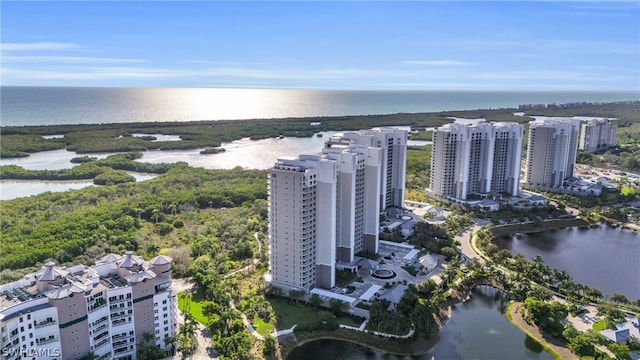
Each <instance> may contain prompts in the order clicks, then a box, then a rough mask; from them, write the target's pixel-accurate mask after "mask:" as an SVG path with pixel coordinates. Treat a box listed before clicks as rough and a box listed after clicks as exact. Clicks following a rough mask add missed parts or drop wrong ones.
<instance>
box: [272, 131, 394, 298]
mask: <svg viewBox="0 0 640 360" xmlns="http://www.w3.org/2000/svg"><path fill="white" fill-rule="evenodd" d="M382 152H383V150H382V149H380V148H374V147H370V146H366V145H360V144H350V143H349V144H333V145H332V146H331V147H327V148H324V149H323V150H322V152H321V153H319V154H316V155H300V156H299V157H298V158H284V157H283V158H280V159H278V161H277V162H276V164H275V165H274V166H273V167H272V168H271V169H269V245H270V258H269V267H270V271H269V273H268V274H267V277H266V279H267V281H268V282H269V283H270V284H271V285H273V286H276V287H279V288H281V289H283V290H285V291H289V290H303V291H305V292H308V291H309V290H311V289H312V288H314V287H320V288H332V287H333V286H334V285H335V268H336V263H337V262H341V263H351V262H352V261H354V258H355V256H356V254H357V253H359V252H363V251H365V252H371V253H376V252H377V251H378V228H379V210H378V209H379V208H380V204H379V201H380V197H379V196H378V195H379V191H380V172H381V169H382V160H381V159H382Z"/></svg>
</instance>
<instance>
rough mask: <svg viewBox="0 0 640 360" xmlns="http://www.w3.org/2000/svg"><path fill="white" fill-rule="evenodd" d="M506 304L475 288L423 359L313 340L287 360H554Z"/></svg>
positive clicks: (489, 290)
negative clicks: (515, 322)
mask: <svg viewBox="0 0 640 360" xmlns="http://www.w3.org/2000/svg"><path fill="white" fill-rule="evenodd" d="M507 303H508V299H507V297H505V296H504V294H503V293H502V292H500V291H498V290H496V289H495V288H492V287H488V286H479V287H476V288H474V289H473V291H472V293H471V299H470V300H469V301H467V302H465V303H461V304H458V305H456V306H455V309H454V310H453V312H452V314H451V318H450V319H449V320H447V322H446V323H445V325H444V326H443V327H442V329H440V336H439V340H438V342H437V344H436V345H435V346H434V347H433V349H431V350H430V351H428V352H427V353H425V354H422V355H418V356H396V355H390V354H385V353H383V352H380V351H375V350H372V349H369V348H367V347H364V346H360V345H357V344H353V343H349V342H346V341H337V340H315V341H311V342H308V343H306V344H303V345H301V346H298V347H296V348H295V349H293V350H292V351H291V353H289V355H288V356H287V358H286V360H303V359H304V360H316V359H317V360H324V359H332V360H360V359H376V360H378V359H389V360H399V359H417V360H418V359H419V360H430V359H432V358H433V359H435V360H441V359H447V360H458V359H460V360H466V359H474V360H475V359H478V360H482V359H486V360H501V359H505V360H507V359H540V360H547V359H553V357H552V356H551V354H549V353H547V352H545V351H543V350H542V347H541V346H540V344H538V343H536V342H535V341H533V340H532V339H531V338H528V337H527V335H526V334H524V333H523V332H521V331H520V330H519V329H518V328H516V327H515V326H513V325H512V324H511V323H510V322H509V321H508V320H507V319H506V318H505V317H504V313H505V311H506V306H507Z"/></svg>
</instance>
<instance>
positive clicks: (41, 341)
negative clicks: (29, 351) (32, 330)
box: [36, 337, 58, 346]
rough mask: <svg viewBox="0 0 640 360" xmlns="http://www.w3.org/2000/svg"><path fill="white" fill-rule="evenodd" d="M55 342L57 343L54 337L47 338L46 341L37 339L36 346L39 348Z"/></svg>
mask: <svg viewBox="0 0 640 360" xmlns="http://www.w3.org/2000/svg"><path fill="white" fill-rule="evenodd" d="M56 341H58V339H56V338H55V337H52V338H48V339H39V340H36V345H37V346H41V345H45V344H50V343H53V342H56Z"/></svg>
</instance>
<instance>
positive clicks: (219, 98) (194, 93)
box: [0, 86, 640, 127]
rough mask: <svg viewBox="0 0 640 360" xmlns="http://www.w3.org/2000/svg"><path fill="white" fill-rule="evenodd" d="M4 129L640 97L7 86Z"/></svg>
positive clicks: (634, 95)
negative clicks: (32, 126) (27, 126)
mask: <svg viewBox="0 0 640 360" xmlns="http://www.w3.org/2000/svg"><path fill="white" fill-rule="evenodd" d="M0 100H1V101H0V105H1V106H0V121H1V122H0V124H1V126H3V127H5V126H25V125H60V124H100V123H130V122H154V121H155V122H165V121H194V120H195V121H198V120H239V119H270V118H287V117H322V116H343V115H373V114H394V113H420V112H438V111H447V110H474V109H496V108H515V107H517V106H518V105H521V104H542V103H568V102H579V101H587V102H611V101H627V100H640V92H631V91H626V92H624V91H620V92H611V91H606V92H605V91H598V92H585V91H356V90H354V91H347V90H342V91H330V90H286V89H222V88H96V87H94V88H90V87H89V88H84V87H31V86H25V87H22V86H2V87H1V88H0Z"/></svg>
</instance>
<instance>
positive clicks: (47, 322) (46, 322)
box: [33, 320, 58, 329]
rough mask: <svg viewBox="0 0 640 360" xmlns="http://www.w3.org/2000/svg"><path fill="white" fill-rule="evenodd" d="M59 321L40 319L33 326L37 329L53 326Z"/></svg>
mask: <svg viewBox="0 0 640 360" xmlns="http://www.w3.org/2000/svg"><path fill="white" fill-rule="evenodd" d="M57 323H58V322H57V321H55V320H44V321H40V322H39V323H35V324H33V326H34V327H35V328H36V329H40V328H43V327H46V326H51V325H56V324H57Z"/></svg>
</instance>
